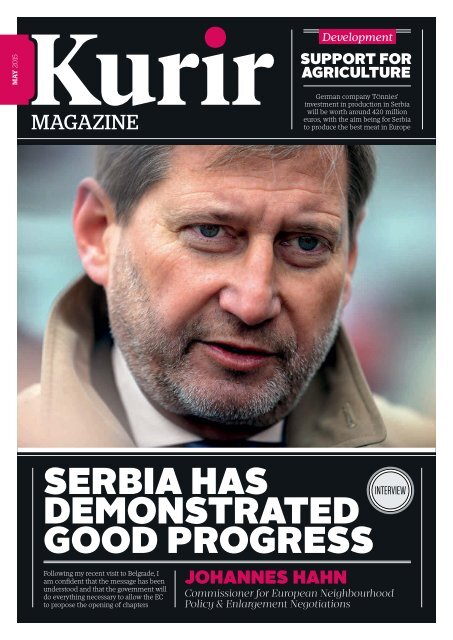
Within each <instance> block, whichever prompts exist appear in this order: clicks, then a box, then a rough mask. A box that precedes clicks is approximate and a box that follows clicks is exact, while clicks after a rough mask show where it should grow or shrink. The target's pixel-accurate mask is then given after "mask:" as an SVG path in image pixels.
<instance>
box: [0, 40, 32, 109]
mask: <svg viewBox="0 0 453 640" xmlns="http://www.w3.org/2000/svg"><path fill="white" fill-rule="evenodd" d="M34 93H35V45H34V43H33V42H32V41H31V40H30V39H29V37H28V36H25V35H0V104H28V103H29V101H30V100H31V99H32V98H33V95H34Z"/></svg>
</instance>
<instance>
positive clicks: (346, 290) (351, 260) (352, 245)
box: [343, 209, 366, 307]
mask: <svg viewBox="0 0 453 640" xmlns="http://www.w3.org/2000/svg"><path fill="white" fill-rule="evenodd" d="M365 216H366V212H365V210H363V209H362V210H361V211H360V212H359V213H358V216H357V219H356V221H355V225H354V229H353V230H352V237H351V239H350V241H349V252H348V258H347V261H348V262H347V267H346V277H345V281H344V287H343V307H345V306H346V305H347V304H348V302H349V300H350V299H351V293H352V276H353V274H354V270H355V266H356V264H357V257H358V254H359V248H358V236H359V229H360V226H361V224H362V222H363V221H364V219H365Z"/></svg>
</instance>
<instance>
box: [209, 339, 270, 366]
mask: <svg viewBox="0 0 453 640" xmlns="http://www.w3.org/2000/svg"><path fill="white" fill-rule="evenodd" d="M199 344H200V345H201V346H202V349H203V351H204V352H205V353H206V355H207V356H208V357H210V358H212V359H213V360H214V361H215V362H216V363H217V364H219V365H221V366H222V367H224V368H226V369H230V370H233V371H253V370H254V369H257V368H259V367H261V366H263V365H264V364H265V363H267V362H269V360H270V359H271V358H275V357H277V356H278V354H277V353H275V352H272V351H268V350H266V349H262V348H260V347H256V346H255V345H252V344H237V343H233V342H214V341H213V342H199Z"/></svg>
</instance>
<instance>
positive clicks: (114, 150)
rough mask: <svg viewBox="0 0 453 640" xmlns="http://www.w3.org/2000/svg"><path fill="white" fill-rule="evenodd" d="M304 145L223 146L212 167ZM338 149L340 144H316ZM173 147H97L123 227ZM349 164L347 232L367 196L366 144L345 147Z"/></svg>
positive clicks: (369, 154)
mask: <svg viewBox="0 0 453 640" xmlns="http://www.w3.org/2000/svg"><path fill="white" fill-rule="evenodd" d="M305 146H306V145H225V146H224V153H223V154H222V156H221V157H220V161H219V160H217V159H216V160H215V161H214V163H213V166H225V164H227V162H230V161H235V160H241V159H245V158H248V157H250V156H266V157H270V158H272V159H273V160H275V161H278V160H283V159H286V158H291V157H297V155H299V154H300V153H301V151H302V150H303V148H304V147H305ZM319 146H320V148H321V149H323V148H325V149H335V148H336V149H337V150H341V149H342V148H343V145H340V146H337V145H326V146H324V145H319ZM173 147H174V145H99V146H98V148H97V154H96V178H97V180H98V181H99V183H100V184H101V185H102V187H103V188H104V189H105V191H106V192H107V194H108V195H109V197H110V198H111V200H112V202H113V204H114V206H115V209H116V215H117V219H118V221H119V222H121V223H123V224H126V223H127V221H128V219H129V214H130V212H131V211H132V209H133V208H134V206H135V205H136V204H137V203H138V201H139V200H140V199H141V197H142V196H143V195H144V194H145V193H146V192H147V191H148V190H149V189H150V188H151V187H152V186H153V185H155V184H156V183H157V182H159V181H160V180H162V179H163V178H164V177H165V175H166V174H167V172H168V170H169V168H170V164H171V153H172V150H173ZM344 149H345V150H346V155H347V162H348V175H349V181H348V211H349V231H350V233H352V232H353V230H354V229H355V228H356V226H357V223H358V221H359V218H360V211H361V209H362V208H363V206H364V204H365V202H366V200H367V199H368V196H369V195H370V192H371V189H372V186H373V182H374V177H375V172H376V162H375V158H374V152H373V148H372V147H371V146H369V145H365V144H353V145H344Z"/></svg>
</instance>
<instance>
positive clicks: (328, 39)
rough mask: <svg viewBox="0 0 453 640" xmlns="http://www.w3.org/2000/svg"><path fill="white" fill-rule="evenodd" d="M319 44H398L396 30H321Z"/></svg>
mask: <svg viewBox="0 0 453 640" xmlns="http://www.w3.org/2000/svg"><path fill="white" fill-rule="evenodd" d="M319 44H356V45H360V44H362V45H363V44H396V29H319Z"/></svg>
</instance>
